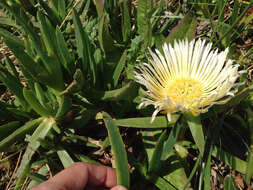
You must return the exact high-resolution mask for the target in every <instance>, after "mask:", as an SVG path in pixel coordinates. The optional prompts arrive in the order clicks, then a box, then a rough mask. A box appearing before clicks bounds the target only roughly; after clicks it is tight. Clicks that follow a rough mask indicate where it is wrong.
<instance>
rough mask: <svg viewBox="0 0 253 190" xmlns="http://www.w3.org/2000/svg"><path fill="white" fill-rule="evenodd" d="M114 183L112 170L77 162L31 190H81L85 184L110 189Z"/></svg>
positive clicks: (114, 176) (114, 173) (114, 174)
mask: <svg viewBox="0 0 253 190" xmlns="http://www.w3.org/2000/svg"><path fill="white" fill-rule="evenodd" d="M116 183H117V179H116V172H115V170H114V169H112V168H110V167H106V166H102V165H95V164H88V163H82V162H78V163H75V164H73V165H72V166H70V167H69V168H67V169H65V170H63V171H61V172H60V173H58V174H56V175H55V176H54V177H53V178H51V179H49V180H47V181H46V182H44V183H41V184H40V185H38V186H36V187H35V188H33V189H32V190H70V189H71V190H72V189H73V190H82V189H84V187H85V186H86V185H87V184H88V185H90V186H104V187H107V188H111V187H113V186H115V185H116Z"/></svg>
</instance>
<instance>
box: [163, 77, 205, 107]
mask: <svg viewBox="0 0 253 190" xmlns="http://www.w3.org/2000/svg"><path fill="white" fill-rule="evenodd" d="M203 92H204V86H203V84H202V83H201V82H200V81H198V80H195V79H192V78H184V77H181V78H177V79H175V80H172V81H170V82H169V83H168V84H167V86H166V87H165V88H164V90H163V96H164V97H165V99H169V102H171V103H172V104H173V105H174V106H173V107H174V109H177V108H176V107H183V109H190V110H192V109H194V108H196V106H198V104H199V103H200V102H199V101H200V98H201V96H202V95H203ZM169 107H170V106H169ZM174 111H179V110H174Z"/></svg>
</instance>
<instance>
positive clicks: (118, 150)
mask: <svg viewBox="0 0 253 190" xmlns="http://www.w3.org/2000/svg"><path fill="white" fill-rule="evenodd" d="M102 114H103V120H104V122H105V126H106V128H107V131H108V135H109V140H110V142H111V145H112V152H113V154H114V158H115V165H116V172H117V184H118V185H123V186H125V187H127V188H129V185H130V182H129V180H130V176H129V170H128V161H127V154H126V150H125V147H124V143H123V141H122V139H121V136H120V133H119V129H118V127H117V126H116V125H115V123H114V121H113V120H112V118H111V117H110V116H109V115H108V114H107V113H105V112H103V113H102Z"/></svg>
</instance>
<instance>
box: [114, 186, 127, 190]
mask: <svg viewBox="0 0 253 190" xmlns="http://www.w3.org/2000/svg"><path fill="white" fill-rule="evenodd" d="M111 190H127V188H125V187H124V186H121V185H118V186H115V187H113V188H111Z"/></svg>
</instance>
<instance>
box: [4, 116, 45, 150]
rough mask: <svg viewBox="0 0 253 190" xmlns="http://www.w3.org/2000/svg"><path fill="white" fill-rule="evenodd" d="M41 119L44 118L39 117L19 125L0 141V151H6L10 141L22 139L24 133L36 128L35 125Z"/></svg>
mask: <svg viewBox="0 0 253 190" xmlns="http://www.w3.org/2000/svg"><path fill="white" fill-rule="evenodd" d="M43 119H44V118H42V117H41V118H38V119H35V120H32V121H29V122H27V123H25V124H24V125H23V126H22V127H19V128H18V129H17V130H15V131H14V132H13V133H11V134H10V135H9V136H7V137H6V138H4V139H3V140H2V141H0V152H2V151H8V148H9V146H10V145H11V144H12V143H14V142H16V141H18V140H20V139H23V138H24V137H25V135H26V134H30V133H31V132H32V131H34V129H36V128H37V126H38V125H39V124H40V123H41V122H42V120H43Z"/></svg>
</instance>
